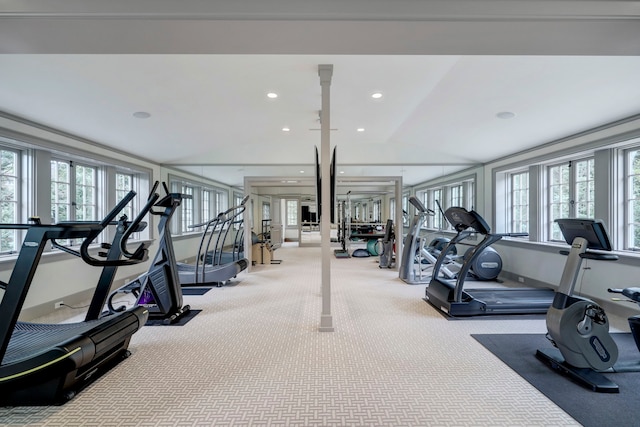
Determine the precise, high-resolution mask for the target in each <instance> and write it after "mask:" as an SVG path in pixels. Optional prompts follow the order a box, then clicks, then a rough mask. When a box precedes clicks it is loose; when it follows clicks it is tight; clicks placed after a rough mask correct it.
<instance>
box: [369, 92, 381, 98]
mask: <svg viewBox="0 0 640 427" xmlns="http://www.w3.org/2000/svg"><path fill="white" fill-rule="evenodd" d="M371 97H372V98H373V99H380V98H382V93H380V92H375V93H372V94H371Z"/></svg>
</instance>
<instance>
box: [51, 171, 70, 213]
mask: <svg viewBox="0 0 640 427" xmlns="http://www.w3.org/2000/svg"><path fill="white" fill-rule="evenodd" d="M70 169H71V168H70V166H69V163H66V162H61V161H57V160H52V161H51V218H52V219H53V222H54V223H57V222H60V221H69V220H71V212H70V210H71V177H70Z"/></svg>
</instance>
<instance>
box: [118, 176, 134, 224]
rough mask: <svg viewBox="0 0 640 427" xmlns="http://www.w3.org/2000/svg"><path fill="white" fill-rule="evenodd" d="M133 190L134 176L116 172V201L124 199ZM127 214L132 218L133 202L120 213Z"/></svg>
mask: <svg viewBox="0 0 640 427" xmlns="http://www.w3.org/2000/svg"><path fill="white" fill-rule="evenodd" d="M131 190H133V176H132V175H128V174H123V173H116V202H120V200H122V199H124V196H126V195H127V193H129V191H131ZM122 214H124V215H126V216H127V218H129V219H132V216H133V209H132V206H131V203H129V204H128V205H127V206H126V207H125V208H124V209H123V210H122V212H121V214H120V215H122Z"/></svg>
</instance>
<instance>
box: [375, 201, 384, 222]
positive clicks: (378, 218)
mask: <svg viewBox="0 0 640 427" xmlns="http://www.w3.org/2000/svg"><path fill="white" fill-rule="evenodd" d="M381 212H382V200H376V201H374V202H373V221H374V222H382V215H381Z"/></svg>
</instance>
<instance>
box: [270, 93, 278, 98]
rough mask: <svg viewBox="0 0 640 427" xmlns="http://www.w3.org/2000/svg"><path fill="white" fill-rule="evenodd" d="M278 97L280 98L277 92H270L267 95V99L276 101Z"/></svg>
mask: <svg viewBox="0 0 640 427" xmlns="http://www.w3.org/2000/svg"><path fill="white" fill-rule="evenodd" d="M277 97H278V94H277V93H275V92H269V93H268V94H267V98H271V99H275V98H277Z"/></svg>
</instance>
